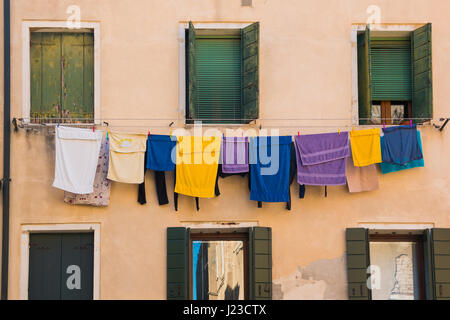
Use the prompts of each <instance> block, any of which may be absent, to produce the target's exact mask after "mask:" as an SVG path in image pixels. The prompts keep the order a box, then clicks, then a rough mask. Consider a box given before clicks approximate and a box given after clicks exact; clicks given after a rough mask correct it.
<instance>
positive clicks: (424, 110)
mask: <svg viewBox="0 0 450 320" xmlns="http://www.w3.org/2000/svg"><path fill="white" fill-rule="evenodd" d="M375 34H376V33H371V31H370V28H369V27H367V28H366V31H365V32H363V33H360V34H358V96H359V99H358V100H359V101H358V105H359V118H360V123H361V124H382V123H385V124H406V123H409V120H408V118H413V119H414V122H415V123H421V122H424V121H427V120H430V119H431V118H432V117H433V100H432V73H431V69H432V68H431V24H427V25H425V26H423V27H421V28H418V29H417V30H415V31H413V32H411V34H410V36H409V37H403V38H394V37H387V38H382V37H377V36H376V35H375Z"/></svg>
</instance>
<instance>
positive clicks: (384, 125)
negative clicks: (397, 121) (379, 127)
mask: <svg viewBox="0 0 450 320" xmlns="http://www.w3.org/2000/svg"><path fill="white" fill-rule="evenodd" d="M384 129H386V123H384V122H383V130H384Z"/></svg>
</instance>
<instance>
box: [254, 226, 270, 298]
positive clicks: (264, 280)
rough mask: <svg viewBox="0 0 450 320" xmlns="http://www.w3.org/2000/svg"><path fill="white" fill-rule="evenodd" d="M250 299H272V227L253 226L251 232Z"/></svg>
mask: <svg viewBox="0 0 450 320" xmlns="http://www.w3.org/2000/svg"><path fill="white" fill-rule="evenodd" d="M249 240H250V241H249V269H250V270H249V282H250V284H249V299H250V300H270V299H272V229H271V228H265V227H253V228H251V229H250V232H249Z"/></svg>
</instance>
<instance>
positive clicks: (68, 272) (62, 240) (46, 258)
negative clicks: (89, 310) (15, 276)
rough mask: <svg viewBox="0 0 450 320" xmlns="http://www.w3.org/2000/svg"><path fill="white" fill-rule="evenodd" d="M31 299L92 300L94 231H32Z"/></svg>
mask: <svg viewBox="0 0 450 320" xmlns="http://www.w3.org/2000/svg"><path fill="white" fill-rule="evenodd" d="M29 250H30V260H29V261H30V262H29V263H30V265H29V280H28V281H29V283H28V299H30V300H92V299H93V277H94V273H93V270H94V233H35V234H30V249H29Z"/></svg>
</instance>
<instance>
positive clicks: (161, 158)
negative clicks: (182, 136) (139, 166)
mask: <svg viewBox="0 0 450 320" xmlns="http://www.w3.org/2000/svg"><path fill="white" fill-rule="evenodd" d="M176 144H177V137H176V136H172V137H170V136H166V135H158V134H152V135H150V136H149V137H148V139H147V169H150V170H155V171H173V170H175V161H176ZM172 152H173V155H174V158H173V159H172Z"/></svg>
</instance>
